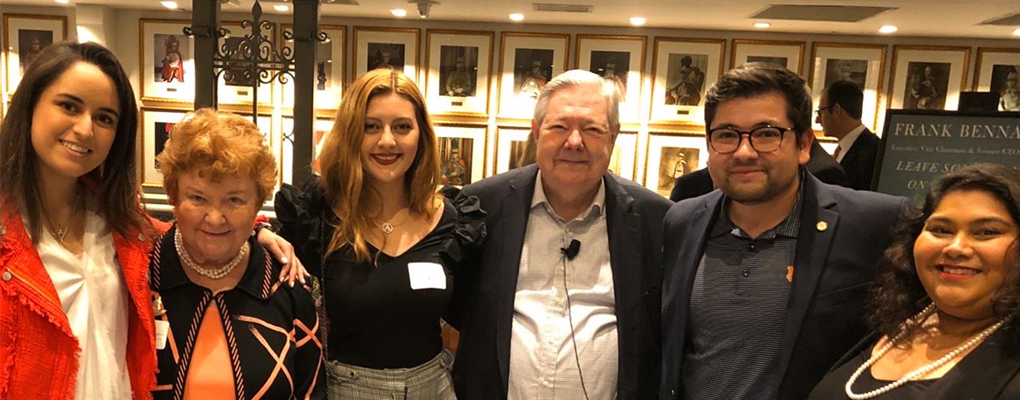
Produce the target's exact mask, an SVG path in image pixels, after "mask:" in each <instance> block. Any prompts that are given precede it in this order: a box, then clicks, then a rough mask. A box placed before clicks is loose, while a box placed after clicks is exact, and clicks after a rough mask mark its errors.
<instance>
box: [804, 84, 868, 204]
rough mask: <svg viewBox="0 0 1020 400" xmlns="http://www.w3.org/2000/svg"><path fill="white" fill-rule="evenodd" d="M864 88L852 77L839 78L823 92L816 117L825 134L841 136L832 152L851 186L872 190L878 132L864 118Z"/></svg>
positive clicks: (837, 137) (838, 137)
mask: <svg viewBox="0 0 1020 400" xmlns="http://www.w3.org/2000/svg"><path fill="white" fill-rule="evenodd" d="M863 104H864V92H862V91H861V88H860V87H859V86H857V84H856V83H854V82H852V81H836V82H833V83H832V84H831V85H830V86H829V87H828V88H826V89H825V91H824V92H822V98H821V99H820V100H819V101H818V117H817V119H816V121H817V122H818V123H819V124H821V125H822V128H824V129H825V136H829V137H834V138H836V139H839V146H837V147H836V152H835V153H834V154H833V156H834V157H835V158H836V161H839V164H840V165H842V166H843V171H845V172H846V176H847V178H849V179H850V187H851V188H854V189H857V190H871V180H872V177H873V176H874V174H875V161H876V158H877V157H878V145H879V139H878V136H875V134H874V133H871V131H870V130H868V128H866V127H865V126H864V124H863V123H862V122H861V112H862V109H863Z"/></svg>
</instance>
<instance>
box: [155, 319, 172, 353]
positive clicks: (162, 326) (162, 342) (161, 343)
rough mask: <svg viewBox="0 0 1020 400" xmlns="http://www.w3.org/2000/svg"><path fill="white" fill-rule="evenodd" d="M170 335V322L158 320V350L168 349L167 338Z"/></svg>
mask: <svg viewBox="0 0 1020 400" xmlns="http://www.w3.org/2000/svg"><path fill="white" fill-rule="evenodd" d="M168 333H170V321H161V320H158V319H157V320H156V349H157V350H163V349H164V348H166V337H167V334H168Z"/></svg>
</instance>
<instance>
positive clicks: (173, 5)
mask: <svg viewBox="0 0 1020 400" xmlns="http://www.w3.org/2000/svg"><path fill="white" fill-rule="evenodd" d="M159 4H162V5H163V7H166V8H169V9H171V10H176V9H177V2H176V1H161V2H159Z"/></svg>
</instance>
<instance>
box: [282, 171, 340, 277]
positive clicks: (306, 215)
mask: <svg viewBox="0 0 1020 400" xmlns="http://www.w3.org/2000/svg"><path fill="white" fill-rule="evenodd" d="M273 205H274V206H275V208H276V218H277V220H279V221H280V224H281V229H280V232H278V234H279V235H280V236H282V237H283V238H284V239H287V241H289V242H290V243H291V244H292V245H293V246H294V250H295V252H296V253H297V256H298V258H300V259H301V263H302V264H304V266H305V269H307V270H308V272H309V273H311V274H312V275H315V276H317V277H320V278H321V277H322V254H320V251H321V249H323V248H324V247H323V246H322V245H323V240H329V238H325V239H324V238H323V237H322V231H323V224H322V218H323V211H324V210H326V209H328V207H327V205H326V202H325V200H324V198H323V193H322V188H321V187H320V186H319V178H318V177H314V176H313V177H312V178H310V179H308V181H307V182H305V184H304V185H303V187H302V188H297V187H295V186H293V185H289V184H284V185H283V187H281V188H280V191H279V192H277V193H276V198H275V200H274V203H273Z"/></svg>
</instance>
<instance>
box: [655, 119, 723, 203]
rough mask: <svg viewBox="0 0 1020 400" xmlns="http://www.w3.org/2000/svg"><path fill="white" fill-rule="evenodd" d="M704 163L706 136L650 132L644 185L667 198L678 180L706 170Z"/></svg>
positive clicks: (705, 157) (705, 159)
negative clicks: (700, 170) (703, 169)
mask: <svg viewBox="0 0 1020 400" xmlns="http://www.w3.org/2000/svg"><path fill="white" fill-rule="evenodd" d="M707 162H708V148H707V143H706V141H705V135H693V134H691V135H673V134H657V133H650V134H649V135H648V151H647V152H646V153H645V177H644V186H645V187H646V188H648V189H649V190H652V191H654V192H656V193H658V194H660V195H662V196H663V197H669V194H670V192H672V191H673V186H674V185H675V184H676V180H677V178H679V177H681V176H683V175H684V174H689V173H691V172H694V171H697V170H699V169H702V168H705V166H706V165H707Z"/></svg>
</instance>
